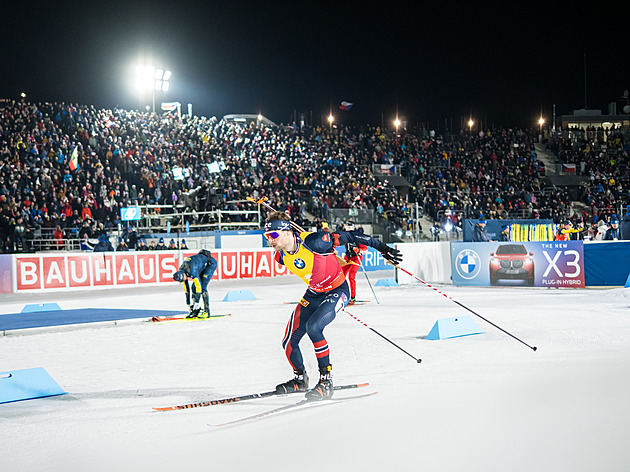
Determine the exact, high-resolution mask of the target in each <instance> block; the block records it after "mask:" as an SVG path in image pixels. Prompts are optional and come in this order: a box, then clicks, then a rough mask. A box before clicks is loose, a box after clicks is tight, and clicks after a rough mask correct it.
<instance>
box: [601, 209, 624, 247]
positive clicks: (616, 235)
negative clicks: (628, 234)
mask: <svg viewBox="0 0 630 472" xmlns="http://www.w3.org/2000/svg"><path fill="white" fill-rule="evenodd" d="M620 239H623V238H622V237H621V230H620V229H619V218H617V215H613V216H612V218H611V220H610V228H609V229H608V231H606V235H605V236H604V241H618V240H620Z"/></svg>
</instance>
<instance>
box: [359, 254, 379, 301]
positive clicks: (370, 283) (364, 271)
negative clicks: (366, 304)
mask: <svg viewBox="0 0 630 472" xmlns="http://www.w3.org/2000/svg"><path fill="white" fill-rule="evenodd" d="M361 269H363V273H364V274H365V278H366V279H367V281H368V284H369V286H370V290H372V295H374V300H376V303H378V304H379V305H380V304H381V302H379V301H378V298H377V297H376V293H374V289H373V288H372V282H370V278H369V277H368V275H367V270H365V267H363V261H361Z"/></svg>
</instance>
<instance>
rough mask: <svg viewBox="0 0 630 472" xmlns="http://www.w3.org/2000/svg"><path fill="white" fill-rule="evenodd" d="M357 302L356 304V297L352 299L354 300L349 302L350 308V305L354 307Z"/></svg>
mask: <svg viewBox="0 0 630 472" xmlns="http://www.w3.org/2000/svg"><path fill="white" fill-rule="evenodd" d="M355 302H356V300H355V298H354V297H352V298H351V299H350V301H349V302H348V306H350V305H354V303H355Z"/></svg>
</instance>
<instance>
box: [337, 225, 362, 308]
mask: <svg viewBox="0 0 630 472" xmlns="http://www.w3.org/2000/svg"><path fill="white" fill-rule="evenodd" d="M343 229H344V231H354V223H353V222H352V221H348V223H347V224H346V225H345V226H344V228H343ZM367 250H368V248H367V246H365V245H364V244H357V243H355V242H351V243H348V244H346V254H345V256H344V259H345V260H346V262H347V264H345V265H343V266H342V267H341V269H342V270H343V275H345V276H346V279H347V280H348V283H349V285H350V301H349V302H348V305H354V303H355V301H356V296H357V281H356V276H357V272H358V271H359V267H361V263H362V262H363V254H365V253H367Z"/></svg>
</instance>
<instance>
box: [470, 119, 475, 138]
mask: <svg viewBox="0 0 630 472" xmlns="http://www.w3.org/2000/svg"><path fill="white" fill-rule="evenodd" d="M474 124H475V122H474V121H473V120H472V118H471V119H469V120H468V132H469V133H470V135H471V136H472V127H473V125H474Z"/></svg>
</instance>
